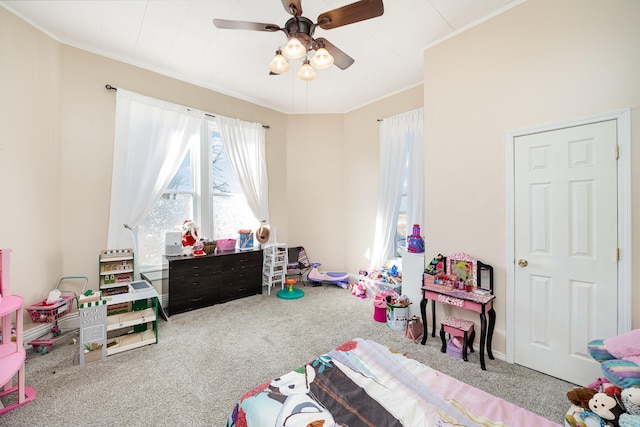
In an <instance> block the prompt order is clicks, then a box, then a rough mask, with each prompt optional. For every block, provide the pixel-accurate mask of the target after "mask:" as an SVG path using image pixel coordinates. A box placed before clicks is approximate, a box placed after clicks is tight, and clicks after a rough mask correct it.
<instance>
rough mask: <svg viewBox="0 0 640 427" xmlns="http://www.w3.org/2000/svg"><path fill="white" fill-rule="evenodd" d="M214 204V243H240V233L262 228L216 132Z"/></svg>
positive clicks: (212, 193)
mask: <svg viewBox="0 0 640 427" xmlns="http://www.w3.org/2000/svg"><path fill="white" fill-rule="evenodd" d="M211 203H212V210H213V238H214V239H236V238H237V237H238V230H240V229H248V230H253V231H255V230H256V229H257V228H258V226H259V224H258V222H257V221H256V219H255V217H254V216H253V214H252V213H251V209H250V208H249V205H248V204H247V199H246V198H245V196H244V193H243V191H242V187H241V186H240V181H238V179H237V178H236V176H235V173H234V172H233V169H232V168H231V163H230V161H229V156H228V155H227V151H226V149H225V146H224V142H223V141H222V137H221V136H220V134H219V133H218V131H217V130H216V129H212V132H211Z"/></svg>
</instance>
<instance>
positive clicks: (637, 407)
mask: <svg viewBox="0 0 640 427" xmlns="http://www.w3.org/2000/svg"><path fill="white" fill-rule="evenodd" d="M620 400H621V401H622V406H623V407H624V410H625V412H626V413H627V414H629V415H640V388H638V387H629V388H625V389H624V390H622V393H620Z"/></svg>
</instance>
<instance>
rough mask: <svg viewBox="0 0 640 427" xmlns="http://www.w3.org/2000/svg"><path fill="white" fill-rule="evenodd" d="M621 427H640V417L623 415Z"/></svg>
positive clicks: (619, 423)
mask: <svg viewBox="0 0 640 427" xmlns="http://www.w3.org/2000/svg"><path fill="white" fill-rule="evenodd" d="M618 425H619V426H620V427H640V415H630V414H622V415H620V419H618Z"/></svg>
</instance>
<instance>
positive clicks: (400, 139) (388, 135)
mask: <svg viewBox="0 0 640 427" xmlns="http://www.w3.org/2000/svg"><path fill="white" fill-rule="evenodd" d="M407 156H408V158H407ZM405 165H407V167H408V169H407V228H408V230H407V231H408V232H410V230H411V225H413V224H422V217H423V204H424V203H423V193H424V172H423V168H424V142H423V112H422V109H420V110H414V111H410V112H408V113H405V114H401V115H398V116H394V117H389V118H386V119H384V120H382V121H381V122H380V178H379V185H378V207H377V214H376V226H375V232H374V237H373V247H372V250H371V262H370V269H375V268H379V267H382V266H384V265H385V263H386V261H387V260H388V259H389V258H391V257H393V254H394V248H395V232H396V226H397V222H398V214H399V212H400V202H401V198H402V187H403V175H404V170H405Z"/></svg>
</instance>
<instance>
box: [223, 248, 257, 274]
mask: <svg viewBox="0 0 640 427" xmlns="http://www.w3.org/2000/svg"><path fill="white" fill-rule="evenodd" d="M252 267H258V268H262V251H257V252H253V251H252V252H245V253H239V254H234V255H232V256H225V257H223V258H222V271H224V272H228V271H237V270H242V269H245V268H252Z"/></svg>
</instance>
